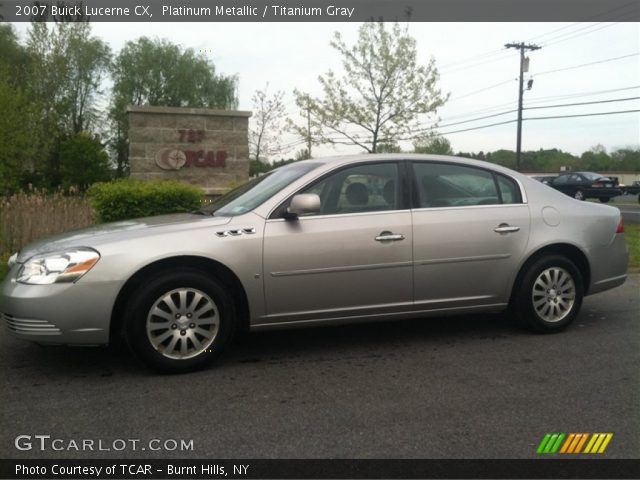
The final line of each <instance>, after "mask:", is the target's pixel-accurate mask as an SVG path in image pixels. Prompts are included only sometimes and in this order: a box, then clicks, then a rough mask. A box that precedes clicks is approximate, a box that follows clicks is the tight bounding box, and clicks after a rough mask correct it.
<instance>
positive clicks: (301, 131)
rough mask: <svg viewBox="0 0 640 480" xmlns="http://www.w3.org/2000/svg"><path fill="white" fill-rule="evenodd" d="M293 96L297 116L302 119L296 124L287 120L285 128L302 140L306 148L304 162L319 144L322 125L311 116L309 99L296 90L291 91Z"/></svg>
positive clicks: (316, 118) (315, 116)
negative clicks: (297, 112)
mask: <svg viewBox="0 0 640 480" xmlns="http://www.w3.org/2000/svg"><path fill="white" fill-rule="evenodd" d="M293 95H294V97H295V102H296V106H297V107H298V109H299V115H300V118H301V119H302V123H300V124H298V123H296V122H294V121H293V120H292V119H290V118H287V121H286V128H287V130H289V131H290V132H293V133H294V134H296V135H298V136H299V137H301V138H302V139H303V140H304V142H305V144H306V147H307V148H305V149H304V151H305V152H306V157H305V158H304V160H306V159H308V158H312V151H313V147H314V146H315V145H319V143H320V139H321V138H322V124H321V123H320V122H319V121H318V117H317V115H312V112H311V102H312V99H311V97H310V96H309V95H308V94H306V93H302V92H300V91H299V90H297V89H296V90H294V91H293Z"/></svg>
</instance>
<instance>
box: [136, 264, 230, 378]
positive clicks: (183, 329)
mask: <svg viewBox="0 0 640 480" xmlns="http://www.w3.org/2000/svg"><path fill="white" fill-rule="evenodd" d="M128 307H129V308H127V312H128V313H127V318H126V319H125V321H126V324H125V335H126V339H127V342H128V344H129V346H130V347H131V350H132V351H133V353H134V354H135V355H136V356H137V357H138V358H139V359H140V360H142V362H143V363H145V364H147V365H148V366H150V367H152V368H154V369H156V370H160V371H164V372H167V373H180V372H187V371H192V370H197V369H199V368H202V367H204V366H206V365H208V364H210V363H211V362H213V361H214V360H215V359H216V358H217V357H218V356H219V355H220V354H221V353H222V351H223V350H224V348H225V347H226V346H227V345H228V343H229V342H230V340H231V338H232V336H233V332H234V326H235V318H234V317H235V312H234V309H233V303H232V302H231V300H230V297H229V295H228V294H227V292H226V290H225V289H224V287H222V285H220V284H219V283H218V282H217V281H216V280H215V279H212V278H210V277H208V276H206V275H204V274H203V273H201V272H199V271H197V270H187V269H185V270H179V271H176V272H172V273H166V274H164V275H160V276H158V277H156V278H155V279H153V280H152V281H150V282H148V283H146V284H143V285H142V286H141V287H140V288H139V289H138V290H137V291H136V292H134V294H133V295H132V297H131V300H130V302H129V305H128Z"/></svg>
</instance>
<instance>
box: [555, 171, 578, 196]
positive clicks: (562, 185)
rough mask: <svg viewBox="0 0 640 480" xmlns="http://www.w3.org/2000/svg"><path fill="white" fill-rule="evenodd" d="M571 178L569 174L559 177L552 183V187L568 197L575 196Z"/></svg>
mask: <svg viewBox="0 0 640 480" xmlns="http://www.w3.org/2000/svg"><path fill="white" fill-rule="evenodd" d="M569 177H570V175H569V174H568V173H566V174H564V175H558V176H557V177H556V178H554V179H553V181H552V182H551V186H552V187H553V188H555V189H556V190H558V191H560V192H562V193H564V194H566V195H571V196H573V192H572V191H571V189H572V187H571V185H569Z"/></svg>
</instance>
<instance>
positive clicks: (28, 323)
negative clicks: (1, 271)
mask: <svg viewBox="0 0 640 480" xmlns="http://www.w3.org/2000/svg"><path fill="white" fill-rule="evenodd" d="M18 268H19V265H16V266H14V267H13V268H12V269H11V271H10V272H9V274H8V275H7V278H6V279H5V280H4V282H2V283H1V284H0V320H1V321H2V323H4V324H5V328H6V330H7V331H8V332H9V333H10V334H11V335H13V336H16V337H19V338H23V339H26V340H32V341H35V342H38V343H49V344H68V345H103V344H107V343H109V325H110V322H111V312H112V309H113V305H114V302H115V298H116V296H117V294H118V291H119V287H120V286H121V285H120V282H100V283H95V282H83V280H84V278H83V279H81V280H80V281H79V282H78V283H68V284H64V283H60V284H53V285H25V284H21V283H17V282H16V281H15V275H16V273H17V270H18Z"/></svg>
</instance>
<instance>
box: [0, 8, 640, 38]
mask: <svg viewBox="0 0 640 480" xmlns="http://www.w3.org/2000/svg"><path fill="white" fill-rule="evenodd" d="M0 19H1V20H4V21H9V22H29V21H32V20H34V19H35V20H40V21H53V20H56V19H58V20H62V19H64V20H78V19H81V20H87V19H89V20H90V21H92V22H363V21H370V20H384V21H395V20H399V21H413V22H452V21H471V22H489V21H490V22H506V21H516V22H542V21H544V22H549V21H554V22H566V21H571V22H575V21H579V22H590V21H593V22H638V21H640V2H639V1H638V0H631V1H630V0H339V1H336V0H215V1H212V0H133V1H132V0H82V1H80V0H62V1H61V0H35V1H34V0H3V1H2V2H0ZM460 34H461V35H463V34H464V32H460Z"/></svg>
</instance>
